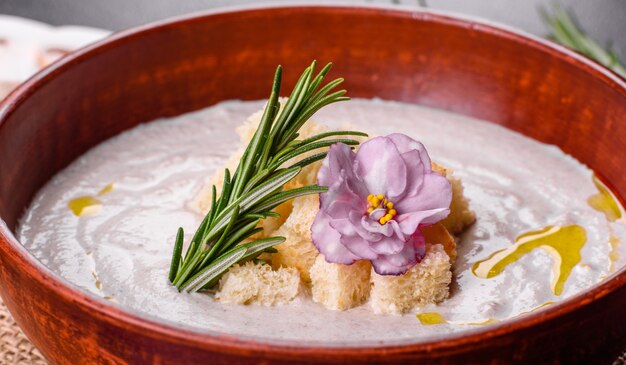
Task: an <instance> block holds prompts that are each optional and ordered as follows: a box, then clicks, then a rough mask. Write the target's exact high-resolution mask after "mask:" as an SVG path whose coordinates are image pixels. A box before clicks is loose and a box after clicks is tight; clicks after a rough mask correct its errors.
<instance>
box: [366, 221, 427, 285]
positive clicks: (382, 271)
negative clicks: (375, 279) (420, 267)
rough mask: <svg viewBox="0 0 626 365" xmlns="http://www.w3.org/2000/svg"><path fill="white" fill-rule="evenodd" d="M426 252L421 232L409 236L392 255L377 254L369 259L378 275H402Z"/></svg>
mask: <svg viewBox="0 0 626 365" xmlns="http://www.w3.org/2000/svg"><path fill="white" fill-rule="evenodd" d="M425 254H426V240H425V239H424V236H422V234H421V232H420V233H417V234H415V235H413V236H411V237H410V238H409V241H407V242H406V244H405V245H404V248H403V249H402V251H400V252H398V253H396V254H392V255H379V256H378V257H377V258H376V259H374V260H371V262H372V266H373V267H374V271H376V273H377V274H379V275H402V274H404V273H406V272H407V271H408V270H409V269H410V268H411V267H413V266H414V265H415V264H416V263H417V262H419V261H421V260H422V259H423V258H424V255H425Z"/></svg>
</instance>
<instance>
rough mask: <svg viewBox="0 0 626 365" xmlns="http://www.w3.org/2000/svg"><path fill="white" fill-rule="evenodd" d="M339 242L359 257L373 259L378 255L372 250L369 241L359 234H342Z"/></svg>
mask: <svg viewBox="0 0 626 365" xmlns="http://www.w3.org/2000/svg"><path fill="white" fill-rule="evenodd" d="M341 244H343V246H344V247H345V248H346V249H348V250H349V251H350V252H352V253H353V254H354V255H355V256H357V257H359V258H360V259H364V260H373V259H375V258H377V257H378V254H377V253H376V252H374V251H373V250H372V248H371V246H370V242H369V241H367V240H365V239H363V238H362V237H360V236H342V237H341Z"/></svg>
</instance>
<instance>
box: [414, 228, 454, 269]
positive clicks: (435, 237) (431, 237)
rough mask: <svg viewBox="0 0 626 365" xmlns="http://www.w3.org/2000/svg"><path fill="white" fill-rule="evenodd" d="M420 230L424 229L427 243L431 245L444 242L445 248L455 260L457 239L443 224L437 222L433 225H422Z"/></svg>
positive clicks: (452, 259) (451, 259)
mask: <svg viewBox="0 0 626 365" xmlns="http://www.w3.org/2000/svg"><path fill="white" fill-rule="evenodd" d="M420 231H422V234H423V235H424V238H425V239H426V243H429V244H431V245H434V244H437V243H440V244H442V245H443V249H444V250H445V251H446V253H447V254H448V256H449V257H450V261H451V262H454V260H455V259H456V241H455V239H454V237H453V236H452V235H451V234H450V232H448V230H447V229H446V227H444V225H443V224H441V223H436V224H433V225H432V226H428V227H421V228H420Z"/></svg>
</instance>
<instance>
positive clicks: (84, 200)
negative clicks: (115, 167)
mask: <svg viewBox="0 0 626 365" xmlns="http://www.w3.org/2000/svg"><path fill="white" fill-rule="evenodd" d="M114 188H115V183H110V184H109V185H107V186H105V187H103V188H102V189H100V191H99V192H98V195H97V196H103V195H105V194H108V193H110V192H111V191H113V189H114ZM67 207H68V208H70V210H71V211H72V213H74V215H75V216H77V217H86V216H93V215H97V214H98V213H100V211H101V210H102V202H101V201H100V200H98V199H97V198H94V197H92V196H81V197H78V198H74V199H72V200H70V201H69V203H67Z"/></svg>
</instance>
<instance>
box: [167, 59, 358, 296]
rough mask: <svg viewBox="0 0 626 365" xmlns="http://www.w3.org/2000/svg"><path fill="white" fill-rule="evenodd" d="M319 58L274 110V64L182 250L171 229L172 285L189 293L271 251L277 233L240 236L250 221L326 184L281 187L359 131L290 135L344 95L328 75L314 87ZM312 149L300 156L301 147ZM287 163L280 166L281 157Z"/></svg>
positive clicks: (251, 227) (253, 226) (253, 228)
mask: <svg viewBox="0 0 626 365" xmlns="http://www.w3.org/2000/svg"><path fill="white" fill-rule="evenodd" d="M330 67H331V64H330V63H329V64H328V65H326V66H325V67H324V68H323V69H322V70H321V71H320V72H319V73H318V74H317V75H314V71H315V62H313V63H312V64H311V65H310V66H309V67H307V68H306V69H305V70H304V72H303V73H302V75H301V76H300V78H299V79H298V82H297V83H296V85H295V86H294V89H293V91H292V92H291V95H290V96H289V99H288V100H287V102H286V104H285V106H284V107H283V108H282V110H281V109H280V103H279V101H278V95H279V92H280V86H281V79H282V68H281V67H280V66H278V67H277V69H276V73H275V75H274V82H273V85H272V90H271V93H270V97H269V99H268V102H267V104H266V106H265V110H264V112H263V116H262V118H261V122H260V123H259V127H258V128H257V130H256V132H255V133H254V135H253V137H252V140H251V141H250V143H249V145H248V146H247V148H246V150H245V152H244V153H243V156H242V158H241V161H240V162H239V165H238V166H237V168H236V169H235V172H234V173H233V174H232V175H231V173H230V171H229V170H228V169H226V171H225V174H224V182H223V184H222V190H221V193H220V194H219V196H218V194H217V189H216V187H215V186H213V190H212V193H213V195H212V199H211V208H210V210H209V213H208V214H207V215H206V217H204V219H203V220H202V223H200V226H199V227H198V229H197V231H196V233H195V234H194V236H193V238H192V240H191V242H190V244H189V247H188V248H187V251H186V253H185V255H184V257H183V255H182V251H183V240H184V232H183V229H182V228H179V230H178V234H177V235H176V241H175V244H174V252H173V254H172V261H171V265H170V272H169V280H170V282H171V283H172V284H173V285H174V286H176V288H177V289H178V290H179V291H182V290H186V291H189V292H195V291H199V290H201V289H206V288H211V287H212V286H214V285H215V284H216V283H217V282H218V281H219V278H220V277H221V276H222V275H223V274H224V273H225V272H226V271H227V270H228V269H229V268H230V267H231V266H233V265H235V264H237V263H241V262H244V261H247V260H253V259H256V257H257V256H259V255H260V254H262V253H263V252H270V253H272V252H276V250H275V249H274V248H273V246H274V245H277V244H279V243H282V242H284V241H285V238H284V237H269V238H263V239H259V240H254V241H252V242H246V243H242V242H243V241H244V240H246V239H248V238H249V237H250V236H252V235H254V234H256V233H258V232H260V231H262V228H258V227H257V226H258V223H259V222H260V221H261V220H262V219H265V218H267V217H276V216H278V213H276V212H273V211H272V210H273V209H274V208H276V207H277V206H278V205H280V204H282V203H283V202H286V201H288V200H290V199H293V198H296V197H298V196H302V195H306V194H318V193H321V192H323V191H326V190H327V188H326V187H323V186H318V185H308V186H304V187H301V188H297V189H291V190H286V191H285V190H284V185H285V184H286V183H287V182H289V181H290V180H292V179H293V178H294V177H296V176H297V175H298V173H299V172H300V171H301V170H302V168H304V167H305V166H307V165H309V164H311V163H314V162H315V161H319V160H321V159H323V158H324V157H325V156H326V153H327V150H328V147H329V146H330V145H331V144H333V143H338V142H342V143H346V144H348V145H357V144H358V143H359V142H358V141H357V140H354V139H350V138H330V139H328V138H329V137H346V136H348V137H349V136H367V135H366V134H365V133H361V132H354V131H337V132H327V133H322V134H318V135H316V136H313V137H310V138H307V139H304V140H298V139H297V138H298V131H299V130H300V128H302V126H303V125H304V123H306V121H307V120H308V119H309V118H310V117H311V116H312V115H313V114H315V113H316V112H317V111H318V110H320V109H321V108H323V107H324V106H326V105H329V104H331V103H335V102H338V101H343V100H349V98H348V97H346V96H344V95H345V94H346V91H345V90H339V91H333V89H334V88H335V87H337V86H338V85H339V84H341V83H342V82H343V79H341V78H339V79H335V80H333V81H331V82H329V83H328V84H326V85H325V86H323V87H320V86H321V84H322V81H323V79H324V76H326V74H327V73H328V71H330ZM316 150H320V151H321V152H318V153H315V154H313V155H311V156H308V157H306V158H300V159H299V160H297V159H298V158H299V157H302V155H303V154H304V153H309V152H311V151H316ZM294 159H296V162H292V164H291V165H290V166H285V165H286V164H287V163H288V162H290V161H294Z"/></svg>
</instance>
